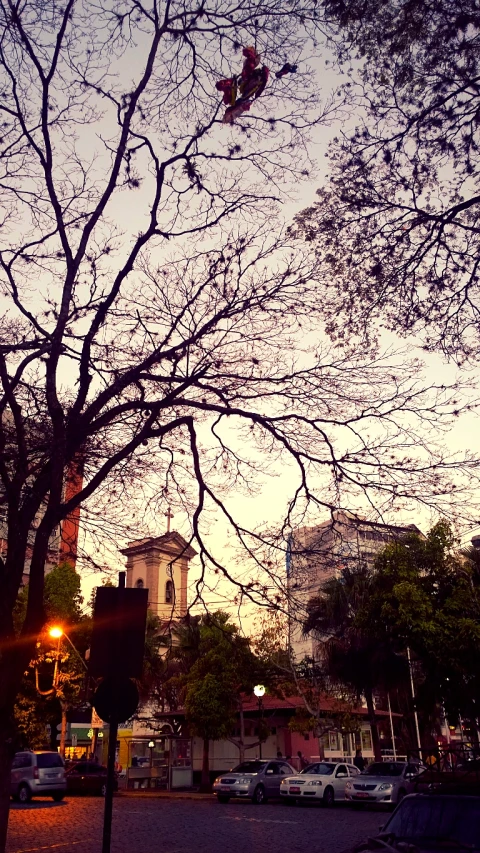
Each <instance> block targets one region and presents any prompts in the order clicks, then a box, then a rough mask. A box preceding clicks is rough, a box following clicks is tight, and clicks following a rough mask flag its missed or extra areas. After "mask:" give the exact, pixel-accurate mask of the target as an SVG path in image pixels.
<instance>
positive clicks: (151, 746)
mask: <svg viewBox="0 0 480 853" xmlns="http://www.w3.org/2000/svg"><path fill="white" fill-rule="evenodd" d="M148 748H149V750H150V773H151V771H152V767H153V750H154V749H155V741H154V740H149V741H148Z"/></svg>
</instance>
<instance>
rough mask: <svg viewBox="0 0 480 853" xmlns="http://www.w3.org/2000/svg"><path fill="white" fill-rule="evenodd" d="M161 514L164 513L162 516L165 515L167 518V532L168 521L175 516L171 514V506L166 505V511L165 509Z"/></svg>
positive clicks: (168, 530)
mask: <svg viewBox="0 0 480 853" xmlns="http://www.w3.org/2000/svg"><path fill="white" fill-rule="evenodd" d="M163 514H164V516H165V517H166V519H167V533H170V521H171V519H172V518H174V517H175V516H174V515H173V512H172V510H171V507H168V509H167V511H166V512H164V513H163Z"/></svg>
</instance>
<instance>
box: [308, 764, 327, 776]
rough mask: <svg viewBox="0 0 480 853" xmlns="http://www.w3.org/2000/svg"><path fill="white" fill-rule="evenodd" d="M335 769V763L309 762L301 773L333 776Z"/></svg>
mask: <svg viewBox="0 0 480 853" xmlns="http://www.w3.org/2000/svg"><path fill="white" fill-rule="evenodd" d="M334 770H335V764H309V765H308V767H305V769H304V770H302V771H301V774H300V775H302V773H309V774H310V776H331V775H332V773H333V771H334Z"/></svg>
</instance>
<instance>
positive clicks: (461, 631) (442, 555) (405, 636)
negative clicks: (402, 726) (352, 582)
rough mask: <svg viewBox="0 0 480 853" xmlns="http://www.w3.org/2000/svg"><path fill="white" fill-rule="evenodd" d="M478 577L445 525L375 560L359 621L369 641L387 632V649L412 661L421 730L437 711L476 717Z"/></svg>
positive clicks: (474, 721) (479, 706)
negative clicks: (411, 657)
mask: <svg viewBox="0 0 480 853" xmlns="http://www.w3.org/2000/svg"><path fill="white" fill-rule="evenodd" d="M479 581H480V575H479V571H478V557H477V555H476V554H472V553H471V552H466V553H464V554H463V555H462V554H461V553H460V554H459V553H458V552H456V550H455V539H454V536H453V534H452V531H451V528H450V526H449V524H448V523H446V522H444V521H442V522H439V523H438V524H436V525H435V526H434V527H433V528H432V529H431V530H430V531H429V533H428V535H427V536H426V537H425V538H422V537H419V536H416V535H413V534H412V535H411V536H408V537H406V538H405V539H402V540H401V541H400V542H396V543H392V544H391V545H388V546H387V547H386V548H385V549H384V550H383V551H382V553H381V554H380V555H379V556H378V558H377V561H376V572H375V576H374V581H373V584H372V587H371V595H370V597H369V599H368V601H366V602H365V606H364V608H363V612H362V613H361V614H360V615H359V617H358V623H359V625H360V627H361V629H362V630H364V631H368V632H369V633H370V634H371V636H372V637H375V636H377V635H378V634H379V633H381V634H382V635H383V636H385V635H387V636H388V638H389V641H390V643H391V645H392V647H393V648H395V649H396V650H398V651H400V652H403V653H405V651H406V648H407V646H408V647H410V648H411V650H412V652H413V654H414V657H415V658H416V660H417V662H418V666H417V669H418V670H419V672H418V676H419V685H418V704H419V708H420V711H421V712H422V714H423V717H424V728H425V729H428V726H429V725H430V724H432V721H433V719H434V717H435V713H436V710H435V709H436V708H438V706H439V705H441V706H443V707H445V709H446V711H447V714H448V716H449V718H450V719H451V720H454V721H456V720H458V718H459V716H461V717H462V718H464V719H466V720H469V721H470V723H471V730H472V731H473V732H474V733H475V732H476V730H477V728H478V723H479V712H480V675H479V670H478V659H479V655H480V582H479Z"/></svg>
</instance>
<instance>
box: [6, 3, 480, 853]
mask: <svg viewBox="0 0 480 853" xmlns="http://www.w3.org/2000/svg"><path fill="white" fill-rule="evenodd" d="M316 15H317V12H316V3H311V4H310V3H309V2H308V0H305V2H304V0H289V2H288V3H282V2H278V0H276V2H273V3H269V2H264V0H253V2H252V0H249V2H248V3H247V2H246V0H239V2H237V3H235V4H233V3H231V2H230V0H211V2H210V0H207V2H204V0H199V3H198V4H184V3H182V2H181V0H166V2H154V3H152V2H149V3H148V4H142V3H140V2H137V0H125V2H112V3H110V2H93V0H83V2H81V0H77V2H75V0H67V2H66V3H64V4H57V3H56V2H53V0H48V2H47V0H45V2H38V0H35V2H28V0H27V2H21V3H14V2H10V0H1V1H0V27H1V31H2V32H1V39H0V68H1V81H2V82H1V85H2V94H1V98H0V112H1V114H2V138H1V141H0V170H1V175H0V194H1V202H2V223H1V225H2V227H1V231H0V270H1V288H2V297H3V303H4V310H3V314H2V319H1V341H0V379H1V383H2V386H1V398H0V409H1V429H0V478H1V501H2V508H3V509H4V510H5V513H6V519H7V528H8V537H7V538H8V551H7V555H6V557H5V559H3V560H2V561H1V562H0V590H1V595H0V632H1V633H0V643H1V645H0V683H1V685H2V691H1V696H0V818H1V827H2V829H1V834H0V850H2V849H3V846H4V843H5V833H6V825H7V813H8V800H9V769H10V763H11V758H12V754H13V751H14V749H15V731H14V728H13V723H12V717H13V704H14V699H15V696H16V694H17V691H18V687H19V684H20V680H21V677H22V673H23V672H24V670H25V669H26V666H27V665H28V662H29V659H30V658H31V655H32V650H33V648H34V644H35V641H36V637H37V635H38V632H39V629H40V628H41V626H42V622H43V604H42V602H43V584H44V567H45V561H46V557H47V554H48V548H49V540H50V537H51V535H52V531H54V530H55V529H56V528H57V527H58V525H59V524H60V523H61V521H62V519H65V518H66V516H67V515H69V514H70V513H72V511H73V510H75V508H77V507H78V506H79V505H80V504H82V507H85V509H86V510H88V508H89V507H90V508H92V510H91V513H92V518H96V519H97V524H98V519H99V514H101V515H102V525H103V528H104V529H105V527H106V525H107V523H108V521H109V520H113V521H114V520H115V519H116V518H118V511H119V507H120V508H121V511H122V513H123V511H124V508H125V512H127V511H128V507H129V505H131V503H132V502H135V501H137V503H138V497H137V495H138V490H139V489H142V488H143V489H145V492H146V493H148V495H149V498H150V500H152V501H157V505H158V506H160V507H161V508H163V509H165V508H166V501H164V503H163V506H162V500H163V499H164V497H165V490H167V489H168V493H169V496H170V498H172V495H173V496H174V501H175V502H176V503H177V504H178V505H179V506H183V507H185V508H187V509H188V510H189V512H190V515H191V519H192V537H194V538H195V540H196V543H197V547H198V550H199V552H200V558H201V564H202V572H203V574H204V575H205V574H206V573H207V572H208V570H209V568H212V569H213V571H218V572H224V573H225V574H226V575H228V574H229V573H228V570H227V568H226V567H225V566H224V565H223V564H222V561H221V558H220V557H219V555H218V554H215V553H212V552H211V549H210V548H209V545H208V541H207V540H206V539H205V537H204V535H203V527H202V524H203V522H202V519H203V517H204V516H205V513H207V512H208V510H212V512H214V513H217V514H218V513H222V514H223V516H224V518H226V520H227V521H228V523H229V524H230V525H231V527H232V529H233V530H234V531H235V533H236V535H237V537H238V539H239V541H240V542H242V543H243V544H244V546H245V548H246V550H247V553H248V554H249V555H250V557H251V558H252V559H254V560H255V559H259V558H258V554H259V553H260V551H259V548H260V549H261V548H264V546H265V547H266V546H267V545H268V544H269V543H268V542H266V543H264V542H260V543H259V542H258V534H257V532H256V531H249V530H246V529H244V528H243V527H242V526H241V525H240V524H239V523H238V522H237V521H236V519H235V518H234V517H233V515H232V513H231V510H230V506H229V502H228V494H229V492H230V493H231V491H232V490H235V489H241V488H244V489H247V490H248V489H252V488H254V487H255V480H256V478H257V482H258V478H259V477H261V476H263V474H264V473H265V472H266V471H267V470H268V469H269V468H271V467H273V469H274V470H275V471H277V472H278V470H279V469H278V466H279V465H281V464H284V462H283V460H284V459H288V460H290V462H291V463H292V465H293V470H295V472H296V474H295V476H296V487H295V489H294V491H293V493H292V496H291V501H290V503H289V505H288V506H287V508H286V511H285V519H284V522H283V526H282V525H281V523H280V526H281V527H282V530H287V529H288V526H289V525H291V524H292V523H294V522H295V520H296V519H297V518H298V513H302V512H305V511H306V510H307V508H308V506H309V505H311V504H312V503H313V504H317V505H318V506H322V507H331V506H335V505H337V504H338V503H342V501H343V502H348V500H350V499H352V500H354V501H355V500H358V498H359V495H363V494H368V495H369V496H370V497H369V499H370V501H371V502H372V505H374V504H376V505H377V506H378V507H379V508H380V509H384V508H385V507H386V506H387V504H388V503H389V501H396V502H398V503H399V505H401V503H402V501H403V500H409V499H411V498H416V499H418V500H420V501H423V502H426V503H428V504H430V505H437V506H438V505H439V504H441V502H442V500H446V501H447V502H448V503H450V502H451V501H452V494H453V493H454V487H455V482H454V479H455V476H456V474H455V475H454V472H453V466H454V464H456V463H455V462H454V460H452V459H449V458H447V457H445V456H444V455H443V453H442V451H441V449H440V448H439V447H437V446H436V445H435V444H434V443H432V435H431V432H432V427H433V424H435V423H437V421H438V419H439V418H440V417H441V416H448V413H449V412H451V411H452V410H453V409H458V408H459V407H461V404H459V403H458V402H457V401H456V400H454V398H453V396H452V394H451V393H450V392H449V391H448V390H446V389H445V388H443V387H442V386H439V387H438V388H430V389H424V388H423V387H422V383H421V381H420V379H419V376H418V371H419V368H418V365H416V364H415V363H412V364H409V363H408V362H407V361H406V359H405V356H404V355H402V356H398V357H395V356H394V355H390V356H388V357H386V358H385V359H381V358H379V357H378V356H377V355H376V354H375V353H374V352H369V351H367V350H365V351H362V352H361V353H360V352H357V351H355V349H354V348H351V347H348V346H345V347H343V348H336V349H330V350H329V349H328V348H325V347H322V345H321V344H320V342H319V341H320V335H321V327H320V325H319V317H320V316H321V307H322V302H323V300H324V299H325V298H326V297H325V294H322V293H320V292H319V290H318V287H317V285H316V284H315V282H314V279H313V278H312V267H311V265H312V259H311V257H310V255H309V254H308V253H303V252H302V251H299V249H298V246H295V247H294V246H292V244H291V243H290V242H289V239H288V236H287V235H286V234H285V233H284V232H282V228H281V225H280V224H279V223H278V220H277V219H276V216H277V212H278V211H277V203H278V201H279V200H282V199H284V198H285V192H286V191H288V190H289V189H291V187H292V186H293V185H294V183H295V182H297V181H298V180H300V179H301V177H302V176H305V173H308V172H309V170H310V169H311V163H310V161H309V155H308V147H307V142H308V131H309V128H310V127H311V126H313V125H314V124H315V123H316V122H319V121H321V120H322V116H323V115H324V111H325V110H326V112H327V113H328V110H329V108H330V107H329V105H325V104H324V105H319V104H318V103H317V101H316V95H315V92H316V89H315V83H314V78H313V77H312V76H311V74H310V72H309V71H308V68H307V67H305V68H303V66H302V63H301V60H302V56H303V55H304V54H308V53H309V51H311V50H312V46H313V47H314V45H315V40H316V38H317V37H318V36H319V33H318V32H317V31H318V29H319V22H318V20H317V17H316ZM251 43H254V44H256V46H257V49H258V50H259V51H260V53H261V54H262V55H263V56H264V58H265V61H266V62H267V63H269V64H270V65H271V66H272V67H273V68H275V67H276V66H277V65H278V66H280V65H282V64H283V62H284V61H285V60H289V61H297V60H298V61H299V64H300V73H299V74H298V75H297V76H296V77H293V76H292V77H290V78H286V79H285V78H283V79H281V80H278V81H277V80H274V81H273V82H272V83H271V85H270V86H269V87H268V89H267V90H266V92H265V93H264V95H263V96H262V98H261V99H259V100H258V102H255V104H254V105H253V106H252V109H251V111H250V113H249V114H248V115H246V116H244V117H243V119H242V120H241V121H239V122H238V123H237V124H236V125H234V126H233V127H232V128H228V127H226V126H225V125H222V123H221V116H222V112H223V108H222V106H221V104H220V102H219V98H218V93H217V92H216V90H215V81H216V80H217V79H218V78H219V77H222V76H226V75H228V74H230V73H231V71H232V69H233V70H234V71H237V70H239V68H240V66H241V61H242V57H241V51H240V47H241V46H242V45H245V44H247V45H248V44H251ZM302 70H303V72H304V73H302ZM429 433H430V438H429V440H428V441H427V438H426V436H427V435H428V434H429ZM457 462H458V460H457ZM458 464H460V467H461V465H463V466H464V468H465V469H467V468H469V467H470V464H471V463H470V460H469V459H467V458H464V459H463V460H462V461H461V463H458ZM72 466H80V467H81V468H82V469H84V480H83V488H82V489H81V491H80V492H79V493H78V494H76V495H74V496H71V495H70V496H68V495H69V493H68V492H65V490H64V482H65V477H66V472H67V471H68V470H71V469H72ZM451 469H452V471H451V473H452V477H451V476H450V470H451ZM455 470H457V469H455ZM322 484H323V486H324V489H323V491H322V490H319V485H322ZM66 495H67V497H66ZM134 523H135V522H134ZM273 544H275V543H273ZM27 554H28V555H29V557H31V561H30V583H29V593H28V606H27V612H26V618H25V621H24V624H23V628H22V631H21V634H20V636H16V635H15V631H14V626H13V621H12V610H13V607H14V603H15V600H16V596H17V593H18V589H19V585H20V583H21V579H22V572H23V569H24V564H25V559H26V556H27ZM269 562H270V561H269ZM266 568H267V571H268V570H270V578H269V581H268V582H267V584H266V585H263V586H262V585H261V584H252V583H248V582H245V583H243V584H240V586H239V587H238V588H239V589H240V590H241V592H242V593H243V594H245V595H248V596H250V597H251V598H253V599H254V600H256V601H262V600H263V601H264V600H265V597H266V596H268V595H270V593H271V591H272V587H273V585H274V583H275V573H274V572H273V570H272V569H271V566H270V569H269V567H268V566H267V567H266ZM233 580H234V581H235V579H234V578H233ZM199 583H201V582H199Z"/></svg>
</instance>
